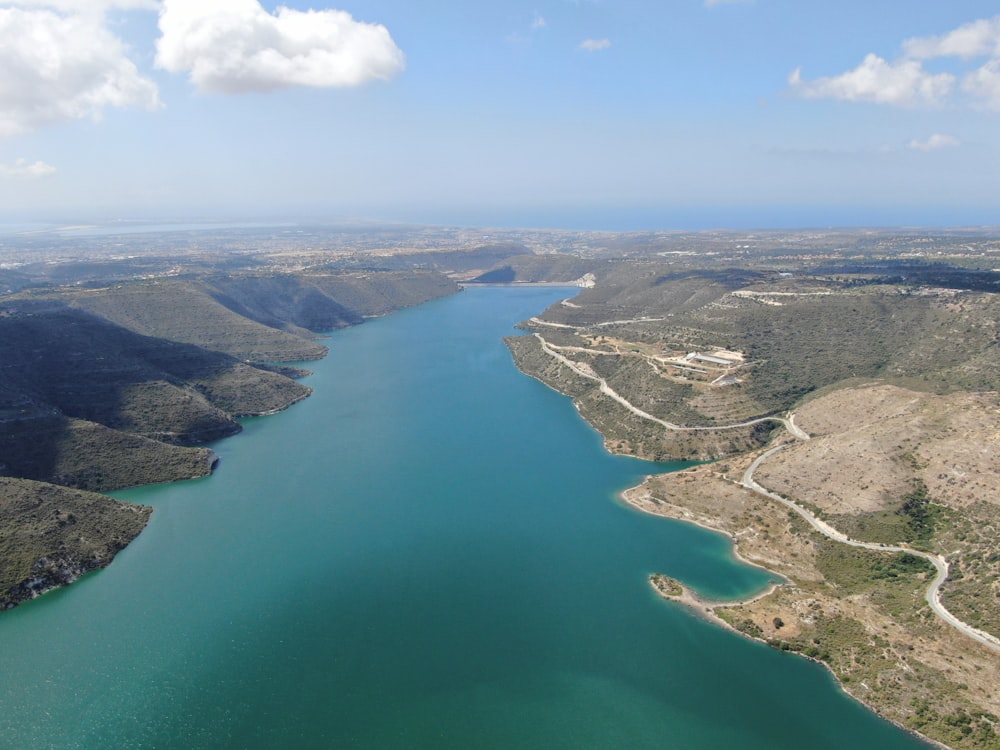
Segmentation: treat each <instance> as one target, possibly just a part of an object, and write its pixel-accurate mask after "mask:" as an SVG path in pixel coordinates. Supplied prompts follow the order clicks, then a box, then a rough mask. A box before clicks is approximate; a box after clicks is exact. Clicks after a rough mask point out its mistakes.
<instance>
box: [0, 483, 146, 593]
mask: <svg viewBox="0 0 1000 750" xmlns="http://www.w3.org/2000/svg"><path fill="white" fill-rule="evenodd" d="M151 513H152V508H147V507H144V506H139V505H130V504H128V503H122V502H119V501H117V500H113V499H111V498H109V497H105V496H104V495H98V494H95V493H92V492H81V491H79V490H73V489H67V488H65V487H56V486H55V485H51V484H43V483H40V482H31V481H28V480H25V479H10V478H6V477H0V610H3V609H8V608H10V607H13V606H15V605H17V604H18V603H20V602H22V601H24V600H26V599H31V598H33V597H35V596H38V595H39V594H42V593H44V592H45V591H48V590H49V589H51V588H54V587H56V586H64V585H66V584H68V583H72V582H73V581H75V580H76V579H77V578H79V577H80V576H81V575H83V574H84V573H87V572H88V571H91V570H94V569H96V568H102V567H105V566H107V565H109V564H110V563H111V561H112V560H113V559H114V557H115V555H116V554H117V553H118V552H119V551H120V550H121V549H123V548H124V547H125V546H126V545H127V544H128V543H129V542H131V541H132V540H133V539H134V538H135V537H136V536H137V535H138V534H139V532H140V531H142V529H143V528H144V527H145V525H146V522H147V521H148V520H149V517H150V514H151Z"/></svg>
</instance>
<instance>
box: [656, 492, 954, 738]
mask: <svg viewBox="0 0 1000 750" xmlns="http://www.w3.org/2000/svg"><path fill="white" fill-rule="evenodd" d="M643 512H645V511H643ZM665 517H666V518H672V516H665ZM675 520H682V519H675ZM698 525H699V526H701V524H698ZM702 528H707V527H705V526H702ZM710 530H711V529H710ZM657 578H658V575H657V574H654V575H652V576H650V577H649V585H650V588H652V589H653V591H655V592H656V594H657V596H659V597H660V598H661V599H664V600H666V601H669V602H675V603H677V604H679V605H681V606H682V607H685V608H686V609H688V610H689V611H690V612H691V614H692V615H693V616H694V617H697V618H699V619H701V620H703V621H705V622H709V623H711V624H713V625H716V626H718V627H721V628H723V629H724V630H727V631H729V632H730V633H733V634H735V635H738V636H739V637H741V638H745V639H746V640H748V641H754V642H756V643H760V644H761V645H763V646H767V647H768V648H770V649H772V650H774V651H783V652H785V650H784V649H780V648H776V647H775V646H773V645H772V644H771V643H769V642H768V639H766V638H764V637H763V636H753V635H750V634H749V633H744V632H743V631H742V630H738V629H737V628H735V627H733V625H731V624H730V623H729V622H728V621H726V620H725V619H724V618H722V617H720V616H719V614H718V613H717V612H716V611H715V610H716V608H718V607H725V606H727V605H728V606H734V607H736V606H742V605H744V604H751V603H753V602H755V601H758V600H760V599H763V598H764V597H767V596H770V595H771V594H773V593H774V592H775V591H777V590H778V587H779V586H780V584H777V583H774V584H771V586H770V587H768V589H767V591H765V592H763V593H761V594H758V595H756V596H754V597H751V598H749V599H740V600H734V601H731V602H728V601H713V600H711V599H705V598H703V597H701V596H700V595H699V594H698V593H697V592H695V591H694V590H693V589H691V588H690V587H688V586H686V585H685V584H683V583H681V582H680V581H678V580H676V579H674V578H668V577H667V576H662V577H661V578H668V580H669V581H670V582H672V583H674V584H676V585H678V586H680V588H681V593H680V594H670V593H667V592H666V591H664V590H663V589H662V588H661V587H660V586H659V585H657V583H658V581H657ZM785 653H788V654H790V655H793V656H797V657H799V658H802V659H807V660H809V661H811V662H813V663H814V664H818V665H820V666H821V667H823V668H824V669H825V670H826V671H827V672H829V673H830V676H831V677H833V680H834V682H836V683H837V687H838V688H839V689H840V692H841V693H843V694H844V695H846V696H847V697H848V698H850V699H851V700H853V701H854V702H856V703H857V704H858V705H860V706H862V707H863V708H864V709H865V710H866V711H871V712H872V713H873V714H875V715H876V716H878V717H879V718H880V719H882V720H883V721H887V722H889V723H890V724H892V725H893V726H894V727H896V728H898V729H901V730H902V731H904V732H906V733H907V734H908V735H910V736H911V737H916V738H918V739H920V740H921V741H923V742H926V743H928V744H929V745H931V746H932V747H936V748H940V750H952V748H951V747H950V746H949V745H945V744H944V743H943V742H939V741H937V740H935V739H932V738H931V737H927V736H926V735H923V734H921V733H920V732H917V731H916V730H914V729H910V728H909V727H907V726H904V725H903V724H901V723H900V722H898V721H896V720H895V719H893V718H891V717H889V716H886V715H885V714H883V713H882V712H880V711H879V710H877V709H876V708H875V707H874V706H871V705H869V704H867V703H865V702H864V701H863V700H861V699H860V698H859V697H857V696H856V695H854V694H853V693H851V692H850V691H848V690H847V688H846V686H845V685H844V683H843V682H841V681H840V679H839V678H838V677H837V673H836V672H835V671H834V670H833V667H832V666H830V665H829V664H827V663H826V662H825V661H823V660H822V659H819V658H817V657H815V656H808V655H807V654H803V653H800V652H798V651H787V652H785Z"/></svg>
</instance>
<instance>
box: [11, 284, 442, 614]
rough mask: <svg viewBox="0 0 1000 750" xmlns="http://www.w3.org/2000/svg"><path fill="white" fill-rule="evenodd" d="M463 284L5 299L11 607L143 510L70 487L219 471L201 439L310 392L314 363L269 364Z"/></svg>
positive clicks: (169, 290)
mask: <svg viewBox="0 0 1000 750" xmlns="http://www.w3.org/2000/svg"><path fill="white" fill-rule="evenodd" d="M119 265H120V264H117V265H116V268H118V267H119ZM86 267H87V272H88V274H89V273H93V272H94V271H95V266H94V264H86ZM62 272H63V273H68V272H69V271H68V270H67V269H66V268H63V269H62ZM88 278H89V277H88ZM457 289H458V287H457V286H456V285H455V284H454V283H453V282H452V281H450V280H448V279H447V278H445V277H443V276H441V275H439V274H436V273H432V272H426V271H415V272H352V273H342V274H333V273H316V274H312V275H301V274H299V275H295V274H285V273H279V272H275V271H272V272H270V273H263V272H259V273H254V274H250V273H244V274H241V275H224V276H223V275H213V276H210V277H191V278H163V279H157V280H151V279H132V280H122V281H121V283H115V284H113V285H111V286H93V285H91V286H86V287H84V286H79V285H74V286H71V287H65V288H56V289H51V288H38V287H35V288H30V289H24V290H22V292H21V293H16V294H10V295H7V296H6V297H0V504H3V514H2V523H3V526H2V533H3V534H4V536H3V539H2V545H3V546H2V547H0V571H2V572H3V575H4V576H6V578H5V579H4V581H3V586H4V588H2V590H0V597H3V596H5V597H7V598H6V599H3V598H0V607H3V606H13V604H16V603H17V602H18V601H21V600H23V599H25V598H30V597H31V596H33V595H35V594H37V593H40V592H41V591H44V590H46V589H48V588H51V587H52V586H55V585H61V584H62V583H68V582H70V581H72V580H74V579H75V578H76V577H78V576H79V575H80V574H81V573H83V572H86V571H87V570H90V569H93V568H95V567H100V566H102V565H106V564H107V563H109V562H110V560H111V559H112V557H113V556H114V553H115V552H116V551H117V550H118V549H121V547H123V546H124V545H125V544H127V543H128V541H129V540H130V539H131V538H132V537H134V536H135V534H137V533H138V532H139V530H141V528H142V525H144V524H145V521H146V518H147V517H148V509H147V510H140V509H133V510H132V511H130V512H129V513H125V512H124V511H121V510H120V508H121V507H122V506H121V504H117V503H115V504H111V505H108V504H102V503H104V501H106V502H107V503H112V501H110V500H108V499H107V498H103V497H101V496H93V495H89V494H86V493H81V492H76V491H71V490H69V489H65V488H75V489H76V490H90V491H108V490H113V489H118V488H122V487H129V486H134V485H139V484H149V483H157V482H170V481H176V480H181V479H189V478H192V477H201V476H206V475H208V474H210V473H211V471H212V468H213V466H214V464H215V461H216V460H217V459H216V456H215V455H214V454H213V453H212V452H211V451H210V450H209V449H208V448H205V447H199V446H200V445H201V444H203V443H206V442H208V441H211V440H216V439H219V438H222V437H226V436H228V435H233V434H235V433H237V432H239V431H240V429H242V428H241V427H240V424H239V422H238V421H237V420H238V419H239V418H240V417H245V416H254V415H264V414H270V413H273V412H276V411H279V410H282V409H285V408H287V407H289V406H291V405H292V404H294V403H296V402H297V401H300V400H302V399H303V398H305V397H306V396H308V395H309V393H310V392H311V390H310V389H309V388H308V387H306V386H304V385H302V384H301V383H298V382H296V381H295V380H294V379H293V377H298V376H301V375H304V374H307V372H306V371H304V370H301V369H298V368H295V367H287V366H278V365H274V364H271V362H273V361H286V362H287V361H297V360H302V359H315V358H317V357H321V356H324V355H325V354H326V352H327V349H326V347H325V346H323V345H322V344H318V343H316V342H315V341H314V340H313V338H314V337H315V336H316V335H317V334H319V333H321V332H322V331H327V330H331V329H334V328H340V327H344V326H347V325H355V324H357V323H360V322H363V321H364V319H365V318H366V317H370V316H373V315H384V314H386V313H389V312H392V311H393V310H398V309H400V308H402V307H406V306H409V305H414V304H418V303H420V302H424V301H426V300H428V299H433V298H435V297H439V296H442V295H445V294H451V293H454V292H455V291H457ZM28 480H35V481H28ZM53 485H62V486H63V487H64V488H60V487H54V486H53ZM95 497H98V498H100V500H95V499H94V498H95ZM109 509H110V510H109ZM116 519H117V520H116ZM121 519H128V520H129V521H130V522H134V521H136V519H139V520H140V521H141V522H140V523H138V524H137V525H136V523H132V525H131V526H130V525H128V524H125V523H124V522H121V523H119V521H121ZM73 531H75V532H86V533H81V534H79V535H78V536H74V537H72V539H70V540H69V541H67V540H66V539H67V538H66V535H67V534H70V532H73ZM7 578H9V580H7ZM3 592H6V593H3Z"/></svg>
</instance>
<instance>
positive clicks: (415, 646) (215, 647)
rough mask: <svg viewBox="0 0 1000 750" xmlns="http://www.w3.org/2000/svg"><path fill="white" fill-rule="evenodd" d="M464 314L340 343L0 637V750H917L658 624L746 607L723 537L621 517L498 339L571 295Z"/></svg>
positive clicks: (559, 417) (545, 396) (685, 624)
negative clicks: (215, 457) (721, 602)
mask: <svg viewBox="0 0 1000 750" xmlns="http://www.w3.org/2000/svg"><path fill="white" fill-rule="evenodd" d="M569 293H570V292H568V291H567V290H560V289H553V288H527V289H523V288H517V289H515V288H479V289H470V290H468V291H466V292H464V293H462V294H460V295H457V296H455V297H452V298H449V299H444V300H439V301H436V302H432V303H429V304H427V305H424V306H421V307H419V308H416V309H413V310H408V311H404V312H402V313H398V314H396V315H393V316H390V317H388V318H384V319H380V320H376V321H371V322H369V323H366V324H365V325H363V326H359V327H357V328H354V329H349V330H346V331H341V332H338V333H336V334H335V335H334V336H333V337H332V338H331V339H330V341H329V343H330V345H331V354H330V356H329V357H328V358H327V359H326V360H324V361H322V362H317V363H312V364H311V365H310V366H311V367H313V369H315V371H316V374H315V375H314V376H312V377H311V378H309V380H308V383H309V385H311V386H313V387H314V388H315V393H314V395H313V396H312V397H311V398H309V399H307V400H306V401H304V402H302V403H300V404H298V405H296V406H294V407H293V408H291V409H289V410H288V411H286V412H284V413H282V414H278V415H275V416H272V417H266V418H261V419H254V420H249V421H248V422H247V423H246V430H245V431H244V433H243V434H241V435H239V436H237V437H234V438H230V439H228V440H225V441H222V442H220V443H218V444H217V445H215V446H214V448H215V450H216V451H217V452H218V453H219V454H220V456H221V458H222V461H221V463H220V466H219V468H218V471H217V472H216V473H215V475H213V476H212V477H210V478H207V479H203V480H197V481H192V482H184V483H179V484H174V485H165V486H157V487H146V488H139V489H136V490H132V491H129V492H124V493H120V495H121V496H122V497H124V498H127V499H129V500H133V501H136V502H143V503H148V504H151V505H153V506H155V508H156V512H155V513H154V515H153V520H152V522H151V523H150V525H149V527H148V528H147V530H146V531H145V532H144V533H143V534H142V535H141V536H140V537H139V538H138V539H137V540H136V541H135V542H134V543H133V544H132V545H131V546H130V547H129V548H128V549H127V550H125V551H124V552H123V553H122V554H121V555H120V556H119V557H118V559H117V560H116V561H115V563H114V564H113V565H112V566H111V567H110V568H108V569H107V570H104V571H101V572H99V573H96V574H94V575H91V576H88V577H86V578H85V579H84V580H82V581H80V582H78V583H77V584H75V585H73V586H71V587H69V588H68V589H65V590H61V591H58V592H53V593H51V594H48V595H46V596H44V597H42V598H41V599H39V600H37V601H34V602H30V603H28V604H26V605H23V606H21V607H19V608H18V609H16V610H13V611H12V612H9V613H6V614H4V615H3V616H2V617H0V664H2V665H3V672H2V679H0V744H2V745H3V746H4V747H11V748H20V749H23V750H30V749H31V748H60V749H62V748H87V749H90V748H95V749H96V748H111V747H113V748H140V747H142V748H145V747H148V748H178V749H180V748H183V749H185V750H187V749H189V748H261V749H263V748H275V747H296V748H378V749H379V750H381V749H383V748H400V749H403V748H406V749H409V748H436V749H437V748H462V749H463V750H464V749H466V748H546V749H549V748H574V749H578V748H608V749H609V750H610V749H612V748H613V749H614V750H619V749H620V748H625V747H627V748H695V749H697V748H720V747H726V748H761V749H763V748H767V750H779V749H781V748H788V749H789V750H792V749H794V750H798V749H799V748H805V747H809V748H843V747H851V748H868V747H871V748H876V747H877V748H886V749H887V750H895V749H897V748H899V749H902V748H917V747H923V745H920V744H919V743H917V742H916V741H915V740H914V739H912V738H911V737H909V736H908V735H906V734H904V733H903V732H901V731H899V730H898V729H896V728H894V727H892V726H890V725H888V724H886V723H885V722H882V721H881V720H879V719H877V718H876V717H875V716H874V715H872V714H870V713H869V712H867V711H865V710H864V709H863V708H861V707H860V706H859V705H857V704H856V703H854V702H852V701H851V700H850V699H848V698H846V697H845V696H844V695H843V694H842V693H841V692H840V691H839V690H838V688H837V687H836V685H835V684H834V682H833V680H832V679H831V678H830V677H829V675H828V674H827V673H826V672H825V671H824V670H822V669H820V668H819V667H817V666H816V665H814V664H811V663H808V662H806V661H804V660H801V659H798V658H796V657H793V656H789V655H787V654H781V653H778V652H775V651H772V650H770V649H768V648H766V647H764V646H760V645H758V644H755V643H752V642H749V641H746V640H744V639H742V638H739V637H737V636H734V635H732V634H730V633H728V632H725V631H723V630H721V629H719V628H717V627H715V626H712V625H710V624H707V623H705V622H703V621H701V620H699V619H697V618H695V617H693V616H692V615H691V614H690V613H689V612H688V611H686V610H684V609H683V608H681V607H679V606H677V605H674V604H672V603H667V602H664V601H662V600H660V599H659V598H658V597H656V596H655V595H654V594H653V593H652V592H651V590H650V588H649V586H648V584H647V581H646V579H647V576H648V574H649V573H651V572H662V573H666V574H668V575H671V576H674V577H676V578H679V579H681V580H683V581H685V582H686V583H688V584H690V585H693V586H695V587H696V588H697V589H699V590H700V591H701V592H702V593H704V594H707V595H709V596H713V597H738V596H742V595H745V594H747V593H749V592H753V591H756V590H759V589H761V588H762V587H764V586H765V585H766V584H767V580H768V575H767V573H765V572H763V571H760V570H758V569H755V568H750V567H748V566H745V565H741V564H739V563H737V562H736V561H734V560H733V559H732V556H731V550H730V547H729V543H728V541H727V540H726V539H724V538H722V537H720V536H717V535H714V534H710V533H708V532H706V531H704V530H701V529H698V528H695V527H692V526H689V525H685V524H680V523H676V522H673V521H668V520H665V519H657V518H652V517H649V516H644V515H642V514H639V513H637V512H635V511H633V510H631V509H629V508H627V507H625V506H623V505H622V504H621V503H619V502H617V501H616V500H615V497H616V495H617V493H618V492H619V491H620V490H622V489H623V488H625V487H627V486H629V485H631V484H634V483H636V482H637V481H639V479H640V478H641V477H642V476H643V475H644V474H646V473H649V472H650V471H652V470H654V469H657V468H660V469H664V468H667V467H662V466H660V467H657V466H655V465H651V464H647V463H643V462H640V461H636V460H632V459H627V458H622V457H613V456H610V455H608V454H607V453H605V452H604V450H603V448H602V444H601V440H600V438H599V436H598V435H597V434H596V433H595V432H594V431H593V430H591V429H590V428H589V427H588V426H587V425H586V424H585V423H583V422H582V421H581V420H580V418H579V416H578V415H577V414H576V412H575V410H574V409H573V406H572V404H571V403H570V401H569V400H568V399H566V398H564V397H563V396H560V395H559V394H557V393H554V392H553V391H551V390H549V389H547V388H546V387H544V386H542V385H541V384H539V383H537V382H535V381H534V380H531V379H529V378H527V377H524V376H523V375H521V374H520V373H519V372H517V370H516V369H515V368H514V366H513V363H512V361H511V358H510V355H509V353H508V352H507V350H506V348H505V347H504V346H503V344H502V343H501V337H502V336H505V335H509V334H511V333H513V332H514V331H513V330H512V325H513V324H514V323H516V322H517V321H519V320H522V319H524V318H527V317H530V316H531V315H533V314H537V313H538V312H540V311H541V310H542V309H544V308H545V307H546V306H547V305H548V304H550V303H551V302H553V301H555V300H556V299H559V298H560V297H563V296H566V295H567V294H569Z"/></svg>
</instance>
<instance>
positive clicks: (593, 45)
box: [577, 39, 611, 52]
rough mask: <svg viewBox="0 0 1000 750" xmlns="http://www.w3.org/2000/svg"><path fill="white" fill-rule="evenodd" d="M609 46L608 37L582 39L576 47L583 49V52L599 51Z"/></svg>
mask: <svg viewBox="0 0 1000 750" xmlns="http://www.w3.org/2000/svg"><path fill="white" fill-rule="evenodd" d="M610 46H611V40H610V39H584V40H583V41H582V42H580V44H579V46H578V47H577V49H580V50H583V51H584V52H600V51H601V50H605V49H607V48H608V47H610Z"/></svg>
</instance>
